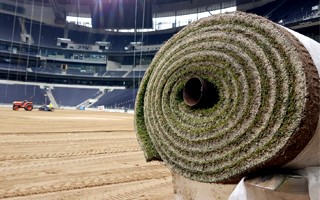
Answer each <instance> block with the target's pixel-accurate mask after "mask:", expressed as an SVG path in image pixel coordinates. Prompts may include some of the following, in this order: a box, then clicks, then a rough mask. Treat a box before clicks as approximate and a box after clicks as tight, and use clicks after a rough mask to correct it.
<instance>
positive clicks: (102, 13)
mask: <svg viewBox="0 0 320 200" xmlns="http://www.w3.org/2000/svg"><path fill="white" fill-rule="evenodd" d="M7 1H8V2H10V1H11V2H15V3H16V2H19V3H20V2H21V5H24V4H30V5H31V4H37V5H43V6H46V7H51V8H52V10H53V13H54V16H55V21H56V23H58V24H59V23H60V24H63V23H65V21H66V16H67V15H70V13H72V14H76V15H77V16H91V18H92V19H93V23H92V24H93V28H97V29H100V28H101V29H104V28H110V29H121V28H133V27H138V28H142V27H144V28H148V27H149V28H150V26H152V18H154V17H169V16H180V15H188V14H195V13H200V12H206V11H212V10H219V9H224V8H229V7H234V6H239V5H241V6H242V7H243V6H244V7H245V8H246V9H250V8H253V7H255V6H260V5H263V4H266V3H268V2H272V1H275V0H7ZM136 3H137V6H138V8H137V12H135V9H134V6H135V4H136ZM97 7H99V8H98V9H97ZM120 8H121V9H122V10H121V9H120ZM143 13H144V14H143ZM142 18H143V20H144V23H143V22H140V24H139V23H138V24H136V23H137V21H138V22H139V21H141V20H142ZM135 20H137V21H135ZM115 22H116V23H115Z"/></svg>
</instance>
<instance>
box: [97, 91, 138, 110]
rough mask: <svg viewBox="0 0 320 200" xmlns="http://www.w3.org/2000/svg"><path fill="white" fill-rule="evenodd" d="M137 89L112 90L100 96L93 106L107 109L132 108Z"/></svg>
mask: <svg viewBox="0 0 320 200" xmlns="http://www.w3.org/2000/svg"><path fill="white" fill-rule="evenodd" d="M137 92H138V89H124V90H112V91H110V92H107V93H105V94H104V96H102V97H101V98H100V99H99V100H98V101H97V102H96V103H94V105H93V106H96V107H97V106H105V108H109V109H133V108H134V102H135V98H136V96H137Z"/></svg>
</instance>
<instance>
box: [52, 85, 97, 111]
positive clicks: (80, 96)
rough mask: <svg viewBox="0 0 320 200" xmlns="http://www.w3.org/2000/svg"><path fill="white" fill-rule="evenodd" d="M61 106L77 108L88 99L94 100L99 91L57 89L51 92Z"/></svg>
mask: <svg viewBox="0 0 320 200" xmlns="http://www.w3.org/2000/svg"><path fill="white" fill-rule="evenodd" d="M51 92H52V94H53V96H54V97H55V100H56V102H57V103H58V104H59V105H60V106H70V107H75V106H77V105H79V104H80V103H82V102H84V101H86V100H87V99H90V98H94V97H95V96H96V95H97V94H98V93H99V90H98V89H88V88H67V87H55V88H54V89H52V90H51Z"/></svg>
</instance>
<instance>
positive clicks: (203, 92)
mask: <svg viewBox="0 0 320 200" xmlns="http://www.w3.org/2000/svg"><path fill="white" fill-rule="evenodd" d="M183 101H184V102H185V104H187V105H188V106H190V107H193V108H208V107H212V106H214V105H215V104H216V103H217V102H218V101H219V91H218V90H217V87H216V86H215V85H213V84H212V83H210V82H208V81H205V80H203V79H201V78H199V77H193V78H190V79H189V80H188V81H187V82H186V84H185V85H184V89H183Z"/></svg>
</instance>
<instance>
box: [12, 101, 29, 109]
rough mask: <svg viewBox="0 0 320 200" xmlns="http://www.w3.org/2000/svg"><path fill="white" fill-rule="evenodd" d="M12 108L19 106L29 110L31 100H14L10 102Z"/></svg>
mask: <svg viewBox="0 0 320 200" xmlns="http://www.w3.org/2000/svg"><path fill="white" fill-rule="evenodd" d="M12 104H13V105H12V109H13V110H19V108H24V110H25V111H31V110H32V109H33V102H31V101H27V100H24V101H14V102H13V103H12Z"/></svg>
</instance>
